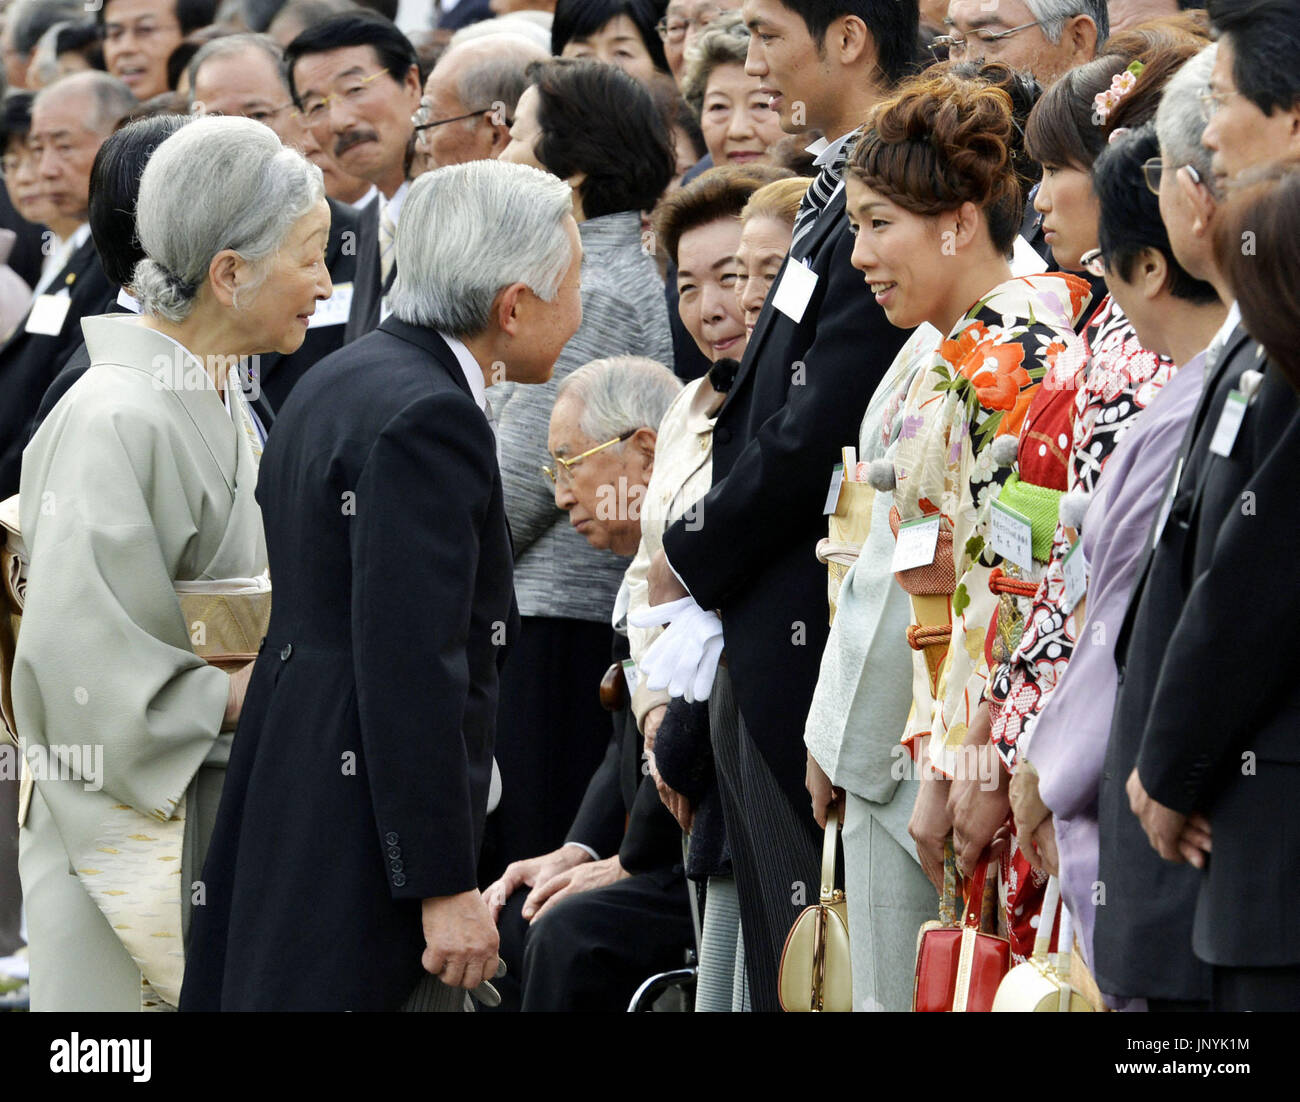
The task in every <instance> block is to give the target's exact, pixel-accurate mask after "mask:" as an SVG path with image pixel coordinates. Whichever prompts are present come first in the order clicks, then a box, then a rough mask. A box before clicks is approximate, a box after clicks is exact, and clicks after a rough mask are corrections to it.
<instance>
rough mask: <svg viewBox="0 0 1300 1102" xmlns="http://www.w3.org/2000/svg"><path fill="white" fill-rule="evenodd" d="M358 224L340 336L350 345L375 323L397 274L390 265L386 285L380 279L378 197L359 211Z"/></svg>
mask: <svg viewBox="0 0 1300 1102" xmlns="http://www.w3.org/2000/svg"><path fill="white" fill-rule="evenodd" d="M359 223H360V224H359V225H358V226H357V261H356V275H355V276H354V277H353V281H352V309H351V311H350V312H349V313H348V324H347V328H346V330H345V331H344V334H343V343H344V344H350V343H351V342H352V341H354V340H356V339H357V338H358V337H360V336H364V335H365V334H366V333H369V332H370V330H372V329H374V328H375V326H377V325H378V324H379V308H380V305H381V303H382V301H383V297H384V294H385V293H386V292H387V290H388V286H389V285H391V283H392V280H393V276H394V274H395V273H396V271H397V266H396V265H394V266H393V269H392V271H390V272H389V273H388V285H385V284H384V283H383V282H382V280H381V279H380V271H379V196H378V195H376V196H375V197H374V198H373V199H372V200H370V202H369V203H367V204H366V206H365V207H364V208H362V210H361V213H360V215H359Z"/></svg>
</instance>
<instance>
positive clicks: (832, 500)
mask: <svg viewBox="0 0 1300 1102" xmlns="http://www.w3.org/2000/svg"><path fill="white" fill-rule="evenodd" d="M843 486H844V464H843V463H836V464H835V469H834V470H833V471H831V488H830V489H829V490H827V491H826V504H825V505H824V506H823V507H822V513H824V514H825V515H826V516H830V514H831V513H833V512H835V510H836V509H838V508H839V507H840V490H841V489H842V488H843Z"/></svg>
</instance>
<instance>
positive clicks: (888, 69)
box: [781, 0, 921, 85]
mask: <svg viewBox="0 0 1300 1102" xmlns="http://www.w3.org/2000/svg"><path fill="white" fill-rule="evenodd" d="M781 6H782V7H784V8H787V9H789V10H790V11H792V12H794V13H795V14H796V15H798V16H799V17H800V18H801V19H802V20H803V21H804V26H806V27H807V28H808V33H809V35H811V36H812V39H813V41H814V42H816V43H817V52H818V54H819V55H822V56H824V55H825V51H826V31H827V30H828V29H829V28H830V25H831V24H832V23H834V22H835V20H837V19H840V18H841V17H843V16H846V15H856V16H857V17H858V18H859V19H861V20H862V22H864V23H865V24H866V25H867V30H868V31H870V32H871V37H872V40H873V41H874V42H875V44H876V64H877V65H878V67H879V69H880V73H881V76H882V77H883V78H884V80H885V82H886V83H887V84H891V85H892V84H897V83H898V82H899V81H900V80H902V79H903V78H904V77H907V76H910V75H911V74H912V73H913V72H914V71H915V70H916V68H917V65H918V63H919V61H920V56H919V53H920V51H919V44H920V41H921V39H920V26H921V15H920V9H919V5H918V4H917V0H781Z"/></svg>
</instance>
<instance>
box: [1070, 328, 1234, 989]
mask: <svg viewBox="0 0 1300 1102" xmlns="http://www.w3.org/2000/svg"><path fill="white" fill-rule="evenodd" d="M1257 347H1258V345H1256V344H1255V342H1254V341H1252V340H1251V339H1250V337H1249V336H1248V335H1247V333H1246V331H1245V330H1244V329H1242V328H1240V327H1238V328H1237V329H1236V330H1235V331H1234V332H1233V334H1232V335H1231V336H1230V337H1229V338H1228V340H1227V342H1226V343H1225V344H1224V346H1223V349H1222V352H1221V353H1220V354H1219V356H1218V357H1217V359H1216V360H1214V361H1212V362H1210V363H1208V364H1207V365H1206V371H1207V376H1206V382H1205V389H1204V391H1203V392H1202V395H1201V400H1200V402H1199V403H1198V404H1197V408H1196V410H1195V412H1194V413H1193V415H1192V420H1191V422H1190V424H1189V425H1188V427H1187V431H1186V434H1185V436H1184V439H1183V446H1182V448H1181V450H1180V452H1179V455H1180V459H1181V462H1182V470H1181V473H1180V475H1179V479H1178V487H1177V493H1176V494H1175V496H1174V498H1173V500H1172V501H1171V502H1170V506H1169V514H1168V517H1167V518H1166V520H1165V524H1164V527H1163V528H1162V529H1161V532H1160V538H1159V540H1158V542H1156V543H1155V545H1154V547H1153V548H1151V549H1149V550H1148V552H1147V555H1146V558H1145V560H1144V561H1143V564H1142V566H1141V568H1140V569H1139V571H1138V574H1137V581H1136V582H1135V583H1134V586H1133V593H1132V596H1131V597H1130V598H1129V607H1128V611H1127V612H1126V614H1125V616H1124V622H1123V625H1122V626H1121V628H1120V633H1119V636H1118V638H1117V639H1116V643H1115V665H1116V675H1117V679H1118V682H1119V687H1118V692H1117V695H1116V698H1115V711H1114V716H1113V719H1112V721H1111V732H1110V741H1109V743H1108V744H1107V748H1106V758H1105V762H1104V764H1103V767H1102V778H1101V784H1100V790H1099V792H1098V820H1099V823H1098V825H1099V831H1100V845H1101V852H1100V862H1099V868H1098V878H1099V880H1100V881H1101V883H1102V884H1103V885H1104V886H1105V891H1106V896H1105V906H1100V907H1098V908H1097V921H1096V929H1095V932H1094V951H1095V953H1096V958H1097V961H1096V965H1097V967H1096V973H1097V981H1098V983H1099V984H1100V985H1101V988H1102V990H1104V991H1107V992H1109V993H1111V994H1115V995H1126V996H1145V997H1152V998H1163V999H1186V1000H1194V999H1208V998H1209V996H1210V974H1209V970H1208V969H1207V968H1206V967H1205V966H1204V965H1203V964H1201V963H1200V962H1199V961H1198V960H1197V959H1196V958H1195V956H1194V955H1193V953H1192V948H1191V930H1192V915H1193V911H1194V908H1195V902H1196V895H1197V891H1198V889H1199V885H1200V875H1199V873H1198V872H1197V871H1196V870H1195V869H1194V868H1192V867H1191V866H1190V865H1175V864H1171V863H1169V862H1167V861H1164V860H1163V859H1162V858H1161V857H1160V855H1159V854H1158V853H1156V851H1155V850H1153V849H1152V848H1151V844H1150V842H1148V841H1147V836H1146V833H1145V832H1144V831H1143V829H1142V825H1141V823H1140V822H1138V819H1137V817H1136V816H1135V815H1134V814H1133V813H1132V811H1130V810H1129V801H1128V794H1127V792H1126V791H1125V785H1126V784H1127V782H1128V777H1129V774H1130V773H1131V772H1132V771H1133V768H1134V766H1135V765H1136V764H1137V760H1138V754H1139V751H1140V749H1141V746H1142V740H1143V735H1144V733H1145V731H1146V728H1147V723H1148V721H1149V720H1150V719H1152V718H1153V716H1154V711H1153V709H1154V706H1155V703H1156V700H1155V694H1156V687H1157V685H1158V683H1159V680H1160V674H1161V667H1162V666H1163V665H1164V660H1165V651H1166V647H1167V645H1168V642H1169V638H1170V636H1171V634H1172V633H1173V632H1174V630H1175V628H1176V627H1177V625H1178V623H1179V620H1180V618H1181V617H1182V615H1183V610H1184V606H1185V605H1186V603H1187V597H1188V592H1189V586H1190V577H1191V572H1190V570H1189V569H1188V565H1187V564H1189V563H1191V562H1193V561H1194V559H1195V556H1196V553H1197V552H1196V543H1197V535H1198V530H1197V529H1198V525H1197V517H1199V516H1200V515H1202V511H1203V509H1204V508H1205V493H1206V488H1207V483H1206V475H1207V474H1208V473H1209V471H1210V470H1211V468H1212V467H1213V466H1214V463H1213V462H1212V461H1213V460H1214V458H1215V457H1214V456H1212V455H1211V454H1210V451H1209V444H1210V439H1211V437H1212V436H1213V434H1214V429H1215V427H1216V425H1217V423H1218V419H1219V413H1220V411H1221V410H1222V408H1223V403H1224V401H1225V399H1226V395H1227V392H1228V391H1229V390H1230V389H1232V388H1233V387H1235V386H1236V385H1237V381H1238V379H1239V378H1240V376H1241V373H1242V371H1244V370H1246V369H1247V368H1258V367H1259V363H1260V361H1259V360H1258V358H1257V357H1256V355H1255V350H1256V348H1257ZM1239 443H1240V442H1239ZM1173 474H1174V472H1172V471H1171V472H1170V477H1171V478H1172V476H1173ZM1241 477H1242V478H1243V479H1244V475H1242V476H1241ZM1241 487H1242V482H1241V481H1239V482H1238V484H1237V489H1238V490H1240V489H1241ZM1226 492H1227V488H1226V486H1224V485H1221V486H1220V487H1219V488H1218V489H1217V490H1216V492H1215V494H1214V504H1213V505H1212V506H1211V509H1210V514H1214V513H1217V514H1218V517H1219V519H1220V520H1221V519H1222V517H1223V515H1224V514H1223V513H1222V512H1221V511H1220V510H1221V509H1222V507H1223V495H1224V494H1225V493H1226ZM1221 597H1223V598H1225V599H1228V600H1235V597H1234V596H1233V595H1232V593H1231V591H1230V590H1229V591H1224V592H1223V593H1222V594H1221ZM1167 706H1168V702H1167V701H1166V702H1165V704H1163V705H1162V707H1167ZM1166 719H1168V720H1173V721H1175V722H1177V723H1178V724H1179V726H1180V729H1181V730H1182V731H1183V732H1184V733H1185V732H1186V731H1187V730H1189V729H1190V728H1191V727H1192V726H1193V725H1194V724H1195V723H1196V722H1198V721H1197V719H1196V717H1195V715H1194V714H1192V713H1189V712H1186V711H1185V710H1184V709H1183V708H1182V707H1181V706H1178V705H1175V707H1174V712H1173V714H1172V715H1170V716H1168V717H1166ZM1153 795H1154V793H1153ZM1156 798H1157V799H1159V797H1156Z"/></svg>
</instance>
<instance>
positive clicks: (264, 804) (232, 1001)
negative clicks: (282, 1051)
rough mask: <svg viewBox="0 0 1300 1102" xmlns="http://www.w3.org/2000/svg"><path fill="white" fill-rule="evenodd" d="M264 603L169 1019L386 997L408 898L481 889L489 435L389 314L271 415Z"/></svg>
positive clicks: (398, 989)
mask: <svg viewBox="0 0 1300 1102" xmlns="http://www.w3.org/2000/svg"><path fill="white" fill-rule="evenodd" d="M257 496H258V500H259V502H260V503H261V505H262V509H263V513H264V516H265V518H266V537H267V551H268V555H269V559H270V567H271V576H272V577H273V578H274V579H275V587H276V592H275V600H274V603H273V606H272V613H271V623H270V628H269V630H268V634H267V637H266V639H265V640H264V641H263V645H262V649H261V653H260V655H259V657H258V660H257V663H256V665H255V667H254V671H253V677H252V682H251V684H250V687H249V692H248V697H247V700H246V702H245V705H244V711H243V715H242V717H241V719H240V725H239V730H238V732H237V733H236V735H235V740H234V748H233V751H232V753H231V758H230V764H229V767H228V772H227V779H226V785H225V790H224V793H223V796H222V802H221V808H220V811H219V813H218V816H217V822H216V827H215V831H214V835H213V840H212V844H211V848H210V850H209V852H208V857H207V861H206V864H205V866H204V874H203V875H204V883H205V885H206V891H207V906H206V907H203V908H196V917H195V920H194V923H193V926H192V932H191V944H190V947H189V953H188V960H187V966H186V976H185V989H184V992H183V994H182V1008H183V1009H216V1008H221V1009H237V1010H258V1009H281V1010H289V1009H302V1010H305V1009H315V1010H326V1009H336V1010H342V1009H354V1010H363V1009H390V1010H391V1009H396V1008H397V1007H398V1006H400V1005H401V1003H402V1002H403V1000H404V999H405V998H406V996H407V995H409V993H410V992H411V990H412V989H413V988H414V986H415V984H416V982H417V981H418V980H419V979H420V977H421V975H422V970H421V966H420V955H421V952H422V951H423V945H424V938H423V934H422V931H421V925H420V901H421V900H422V899H425V898H428V897H431V896H446V895H452V894H456V893H459V892H463V891H468V890H470V889H472V888H475V887H476V886H477V885H476V877H475V869H476V865H477V861H478V850H479V846H480V844H481V841H482V834H483V820H484V817H485V814H486V808H487V798H488V784H489V781H490V778H491V772H492V745H493V739H494V736H495V726H496V714H497V688H498V680H499V673H500V668H501V665H502V664H503V662H504V658H505V653H506V644H507V641H508V640H509V639H510V638H511V637H512V636H513V635H515V634H516V633H517V630H518V615H517V611H516V608H515V603H514V587H513V566H512V562H513V558H512V554H511V549H510V537H509V533H508V530H507V527H506V516H505V507H504V504H503V498H502V489H501V476H500V473H499V471H498V469H497V461H496V447H495V441H494V439H493V435H492V430H491V429H490V428H489V426H488V423H487V420H486V418H485V417H484V415H483V413H482V412H481V411H480V410H479V409H478V407H477V406H476V405H475V404H474V401H473V399H472V397H471V392H470V389H469V385H468V383H467V382H466V380H465V377H464V375H463V373H462V372H461V369H460V367H459V365H458V364H457V362H456V359H455V357H454V356H453V354H452V352H451V350H450V349H449V348H448V347H447V345H446V343H445V342H444V341H443V340H442V338H441V337H439V336H438V335H437V334H436V333H435V332H433V331H432V330H429V329H425V328H421V327H417V326H411V325H407V324H405V323H403V322H401V321H398V320H397V319H396V318H390V319H389V320H388V321H387V322H385V324H384V325H383V326H381V327H380V328H379V330H377V331H376V332H374V333H371V334H369V335H368V336H366V337H364V338H363V339H361V340H360V341H358V342H357V343H356V344H354V345H351V346H349V347H348V348H347V349H345V350H343V351H340V352H338V353H335V354H334V355H333V356H330V357H328V358H327V359H325V360H323V361H322V362H321V363H320V364H318V365H317V367H316V368H315V369H314V370H312V371H311V372H310V374H309V375H308V376H307V377H306V378H304V379H303V381H302V383H301V384H300V385H299V386H298V387H296V388H295V389H294V391H293V393H292V394H291V395H290V397H289V400H288V401H287V402H286V403H285V405H284V408H283V409H282V410H281V411H280V417H279V419H278V421H277V424H276V428H275V431H274V432H273V433H272V434H271V437H270V439H269V440H268V442H267V448H266V452H265V454H264V455H263V458H262V464H261V468H260V471H259V475H258V489H257Z"/></svg>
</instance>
